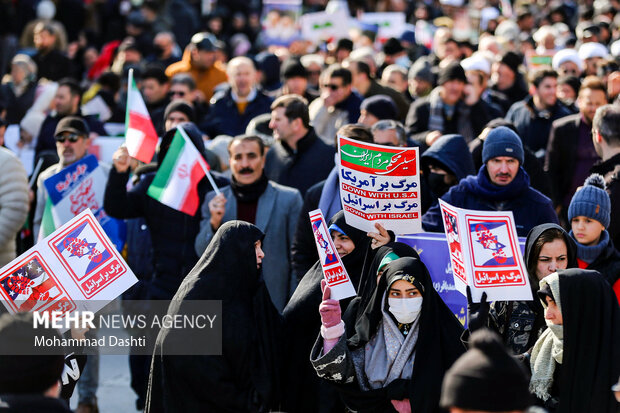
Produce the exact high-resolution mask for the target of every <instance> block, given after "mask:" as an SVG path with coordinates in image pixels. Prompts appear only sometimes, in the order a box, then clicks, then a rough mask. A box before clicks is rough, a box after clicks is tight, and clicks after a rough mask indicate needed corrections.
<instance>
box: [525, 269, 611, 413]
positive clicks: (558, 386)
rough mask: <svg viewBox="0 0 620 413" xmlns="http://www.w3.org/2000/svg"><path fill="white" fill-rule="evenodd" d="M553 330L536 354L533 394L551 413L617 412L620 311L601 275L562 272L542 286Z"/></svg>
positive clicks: (533, 358)
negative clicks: (615, 392)
mask: <svg viewBox="0 0 620 413" xmlns="http://www.w3.org/2000/svg"><path fill="white" fill-rule="evenodd" d="M538 297H539V298H540V300H541V302H542V305H543V306H544V308H545V322H546V323H547V326H548V329H547V330H546V331H545V332H544V333H543V334H542V335H541V336H540V338H539V339H538V341H536V344H535V345H534V348H533V349H532V352H531V358H530V359H529V363H528V365H529V367H530V368H531V371H532V378H531V380H530V392H532V393H533V394H534V395H535V396H536V398H537V399H538V404H540V405H542V406H544V407H545V408H546V409H547V410H548V411H549V412H550V413H556V412H557V413H583V412H596V413H615V412H617V406H618V404H617V402H616V400H615V399H614V396H613V393H612V392H611V387H612V385H613V384H614V383H615V382H616V381H617V380H618V375H619V374H620V309H619V307H618V302H617V300H616V297H615V295H614V293H613V290H612V289H611V287H610V286H609V283H607V281H606V280H605V278H603V277H602V276H601V275H600V274H599V273H598V272H596V271H591V270H582V269H577V268H573V269H569V270H560V271H558V272H556V273H553V274H551V275H548V276H547V277H545V278H543V279H542V280H541V281H540V290H539V291H538Z"/></svg>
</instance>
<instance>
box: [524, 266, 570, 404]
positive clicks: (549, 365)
mask: <svg viewBox="0 0 620 413" xmlns="http://www.w3.org/2000/svg"><path fill="white" fill-rule="evenodd" d="M546 284H548V285H549V287H550V288H551V292H552V293H553V297H554V298H555V302H556V304H557V306H558V308H559V309H560V311H562V308H561V303H560V279H559V275H558V273H557V272H556V273H553V274H550V275H548V276H546V277H545V278H543V279H542V280H540V288H541V289H542V288H543V287H544V286H545V285H546ZM543 305H544V306H545V307H546V304H543ZM545 321H547V320H545ZM547 327H548V328H547V329H546V330H545V332H544V333H542V335H541V336H540V337H539V338H538V340H537V341H536V344H534V348H533V349H532V356H531V358H530V367H531V369H532V378H531V380H530V392H532V393H534V394H535V395H536V396H537V397H538V398H540V399H541V400H544V401H547V400H548V399H549V397H551V395H550V394H549V389H551V386H552V385H553V373H554V372H555V363H556V362H557V363H558V364H562V362H563V357H564V326H562V325H554V324H550V323H549V322H547Z"/></svg>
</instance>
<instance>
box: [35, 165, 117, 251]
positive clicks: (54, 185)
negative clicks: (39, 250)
mask: <svg viewBox="0 0 620 413" xmlns="http://www.w3.org/2000/svg"><path fill="white" fill-rule="evenodd" d="M107 179H108V173H107V170H105V169H104V168H103V167H102V166H101V165H99V162H97V159H96V158H95V156H94V155H88V156H86V157H84V158H82V159H80V160H79V161H77V162H74V163H72V164H71V165H69V166H68V167H66V168H64V169H63V170H61V171H60V172H58V173H57V174H55V175H53V176H51V177H49V178H48V179H46V180H45V181H44V182H43V184H44V185H45V189H46V190H47V194H48V202H47V204H46V207H45V209H46V210H45V212H44V215H43V220H42V222H41V229H40V231H39V239H43V238H45V237H46V236H47V235H49V234H51V233H52V232H53V231H54V230H55V229H56V228H58V227H59V226H60V225H62V224H64V223H65V222H67V221H69V220H71V219H72V218H73V217H75V216H76V215H78V214H79V213H80V212H82V211H84V210H85V209H91V210H92V211H93V214H94V215H95V217H97V220H98V221H99V223H100V224H101V226H102V227H103V229H104V230H105V232H106V233H107V234H108V236H109V237H110V238H111V239H112V241H113V242H114V245H116V248H117V249H118V250H119V251H120V250H122V249H123V245H124V243H125V223H124V221H122V220H118V219H114V218H111V217H109V216H108V215H107V214H106V213H105V211H104V210H103V196H104V194H105V187H106V182H107Z"/></svg>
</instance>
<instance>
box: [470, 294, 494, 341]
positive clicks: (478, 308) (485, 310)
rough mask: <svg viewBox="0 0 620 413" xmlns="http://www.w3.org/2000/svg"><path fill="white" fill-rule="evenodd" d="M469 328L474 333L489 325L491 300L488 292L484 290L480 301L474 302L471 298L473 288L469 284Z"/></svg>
mask: <svg viewBox="0 0 620 413" xmlns="http://www.w3.org/2000/svg"><path fill="white" fill-rule="evenodd" d="M466 290H467V328H468V329H469V331H471V332H472V333H473V332H474V331H476V330H480V329H481V328H484V327H486V326H487V324H488V321H489V302H488V301H487V293H485V292H483V293H482V297H480V303H474V302H473V300H472V298H471V288H469V286H467V289H466Z"/></svg>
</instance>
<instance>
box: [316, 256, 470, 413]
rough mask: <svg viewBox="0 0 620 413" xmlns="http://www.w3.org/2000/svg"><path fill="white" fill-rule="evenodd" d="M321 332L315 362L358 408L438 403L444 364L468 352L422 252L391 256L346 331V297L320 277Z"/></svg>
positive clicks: (426, 410) (432, 407) (428, 408)
mask: <svg viewBox="0 0 620 413" xmlns="http://www.w3.org/2000/svg"><path fill="white" fill-rule="evenodd" d="M322 288H323V302H322V303H321V305H320V307H319V313H320V315H321V323H322V327H321V333H320V335H319V338H318V340H317V341H316V343H315V345H314V347H313V349H312V353H311V356H310V358H311V362H312V364H313V366H314V369H315V370H316V372H317V374H318V375H319V376H320V377H322V378H325V379H327V380H331V381H333V382H334V383H336V384H337V388H338V391H339V393H340V395H341V396H342V398H343V400H344V402H345V404H346V406H347V407H348V408H349V409H350V410H353V411H356V412H394V411H398V412H401V413H405V412H416V413H430V412H435V411H437V410H438V406H439V395H440V391H441V382H442V379H443V375H444V373H445V371H446V370H447V369H448V368H449V367H450V366H451V365H452V363H453V362H454V361H455V360H456V359H457V358H458V357H459V356H460V355H461V354H462V353H463V352H464V351H465V348H464V347H463V345H462V343H461V341H460V336H461V333H462V332H463V327H462V326H461V324H460V322H459V321H458V320H457V319H456V317H455V316H454V314H452V311H450V309H449V308H448V307H447V306H446V305H445V304H444V302H443V301H442V300H441V298H440V297H439V294H437V292H436V291H435V289H434V288H433V283H432V280H431V277H430V275H429V273H428V270H427V269H426V267H425V266H424V264H423V263H422V261H420V260H419V259H417V258H411V257H407V258H399V259H396V260H394V261H391V262H389V263H388V264H387V265H386V266H385V269H384V272H383V274H382V275H381V277H380V279H379V284H378V286H377V288H376V289H375V291H374V293H373V294H372V297H371V298H370V301H369V302H368V303H367V305H366V306H365V308H364V312H363V313H362V315H361V316H360V317H359V318H358V319H357V320H356V322H355V333H354V334H353V335H352V336H351V337H348V336H347V334H346V333H345V329H346V328H345V325H344V322H343V321H342V320H341V310H340V303H339V302H338V301H337V300H332V299H330V289H329V288H328V287H326V286H325V283H324V282H323V283H322Z"/></svg>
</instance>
